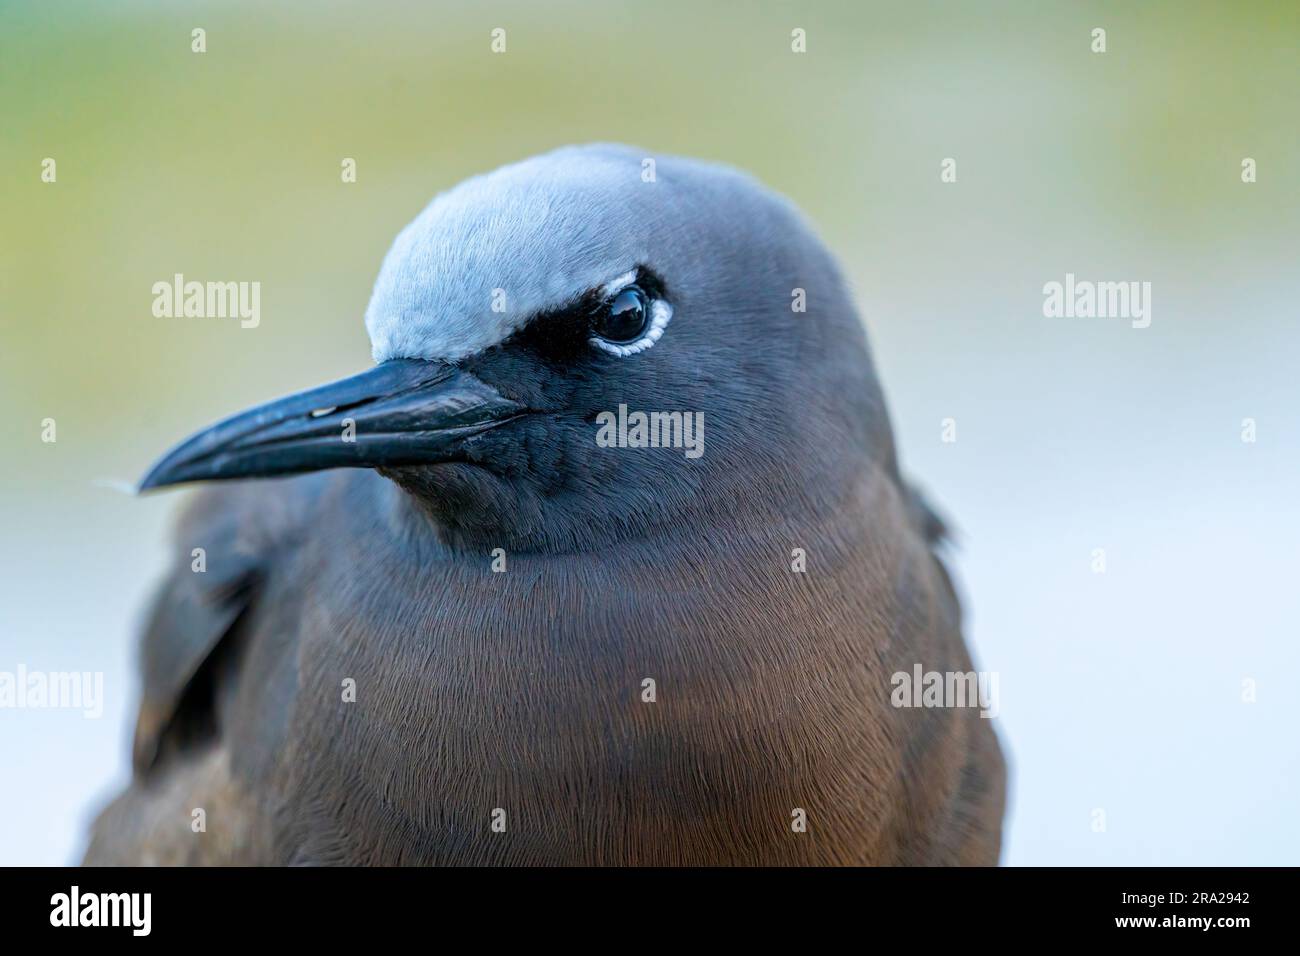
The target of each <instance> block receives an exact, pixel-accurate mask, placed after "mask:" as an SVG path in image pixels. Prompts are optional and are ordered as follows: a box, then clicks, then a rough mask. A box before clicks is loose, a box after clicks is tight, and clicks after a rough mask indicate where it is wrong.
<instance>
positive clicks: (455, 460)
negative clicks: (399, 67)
mask: <svg viewBox="0 0 1300 956" xmlns="http://www.w3.org/2000/svg"><path fill="white" fill-rule="evenodd" d="M366 327H367V329H368V331H369V333H370V338H371V342H372V344H373V353H374V358H375V361H376V363H377V364H376V366H375V367H374V368H372V369H370V370H369V371H366V372H363V373H361V374H359V375H356V376H353V377H351V378H347V379H344V380H343V381H340V382H336V383H333V384H330V385H325V386H322V387H320V388H316V389H311V390H309V391H306V392H302V393H299V394H297V395H293V396H289V397H288V398H284V399H281V400H279V401H275V402H271V403H269V404H267V405H263V406H260V407H258V408H254V409H252V410H250V411H247V412H244V413H242V414H240V415H237V416H235V417H233V418H230V419H227V420H226V421H224V422H221V423H219V424H217V425H215V426H213V427H212V428H210V429H208V430H206V431H204V432H201V433H200V434H198V435H196V436H194V437H193V438H191V439H190V440H188V441H186V442H185V443H183V444H181V445H180V446H179V447H177V448H176V449H175V450H173V451H172V452H171V453H170V454H168V455H167V456H166V457H165V458H163V459H162V461H161V462H159V463H158V465H156V466H155V467H154V469H153V470H152V471H151V472H150V473H149V475H148V476H146V478H145V479H144V481H143V483H142V488H154V487H159V486H164V485H172V484H177V483H181V482H190V481H205V480H218V479H231V478H250V477H268V476H276V475H288V474H295V473H301V472H308V471H316V470H320V469H325V468H340V467H354V468H357V467H360V468H374V469H377V470H379V471H380V472H381V473H382V474H384V475H385V476H387V477H389V478H391V479H392V480H393V481H394V482H395V483H396V484H397V485H398V486H400V487H401V488H402V489H403V490H405V491H406V492H408V493H409V495H410V496H411V497H412V498H413V500H415V501H416V502H418V503H419V504H420V505H421V506H422V507H423V510H425V511H426V512H427V513H428V514H430V515H431V516H432V517H433V518H434V520H435V521H436V522H437V524H438V525H439V526H440V527H441V528H443V529H444V530H445V531H446V533H447V536H448V537H449V538H450V539H454V540H456V541H458V542H462V543H466V544H473V545H479V544H486V543H490V542H494V541H495V542H500V543H503V544H505V545H506V546H511V547H514V548H548V547H575V546H581V545H582V544H584V543H589V542H591V541H594V540H596V539H600V538H618V537H620V536H631V535H637V534H645V533H650V532H651V531H652V530H653V529H655V528H657V527H662V526H664V525H666V524H670V523H674V522H675V523H680V524H691V525H694V524H697V523H707V522H708V521H710V520H714V519H721V518H722V517H723V516H726V515H734V514H735V513H737V512H738V511H745V512H746V513H749V514H755V513H762V512H765V511H766V512H768V513H770V514H772V515H778V514H789V513H791V512H794V511H799V510H801V509H806V508H817V507H834V505H835V504H836V503H837V500H836V495H837V494H838V493H842V492H843V490H844V489H845V488H846V487H847V482H848V481H849V480H850V479H851V475H852V474H853V473H854V472H855V471H857V470H859V469H861V468H862V467H863V465H864V464H865V462H866V460H867V459H869V458H875V459H876V460H877V463H879V464H882V465H883V466H885V467H887V468H889V469H891V470H892V468H893V450H892V443H891V439H890V435H889V426H888V422H887V416H886V415H885V412H884V408H883V404H882V400H881V395H880V390H879V387H878V385H877V383H876V379H875V374H874V372H873V369H872V366H871V361H870V358H869V355H868V351H867V346H866V341H865V336H864V333H863V331H862V328H861V325H860V323H859V321H858V319H857V316H856V313H855V311H854V309H853V307H852V304H851V302H850V300H849V297H848V294H847V292H846V290H845V288H844V285H843V282H842V280H841V278H840V276H839V274H838V271H837V269H836V268H835V265H834V263H833V261H832V259H831V257H830V256H829V255H828V253H827V252H826V250H825V248H824V247H823V246H822V245H821V243H820V242H819V241H818V240H817V239H816V238H815V237H814V236H813V234H812V233H811V231H810V230H809V229H808V227H807V226H806V225H805V224H804V222H803V221H802V219H801V217H800V216H799V214H798V213H797V211H796V210H795V209H794V208H793V207H792V206H791V205H790V204H789V203H788V202H786V201H785V200H783V199H781V198H780V197H778V196H776V195H775V194H773V193H771V192H769V191H768V190H766V189H764V188H763V187H761V186H760V185H758V184H757V183H756V182H755V181H754V180H752V179H750V178H749V177H747V176H745V175H742V174H740V173H738V172H736V171H734V170H731V169H729V168H727V167H723V166H718V165H713V164H708V163H702V162H697V161H693V160H688V159H681V158H674V157H651V156H649V155H647V154H644V153H642V152H640V151H637V150H634V149H630V148H627V147H621V146H607V145H598V146H584V147H571V148H566V149H560V150H557V151H555V152H552V153H548V154H546V155H543V156H539V157H536V158H533V159H530V160H527V161H524V162H521V163H517V164H515V165H511V166H507V167H504V168H502V169H499V170H497V171H495V172H493V173H490V174H487V175H484V176H479V177H475V178H473V179H470V180H467V181H466V182H464V183H462V184H460V185H459V186H457V187H456V188H454V189H452V190H451V191H449V192H447V193H444V194H442V195H440V196H438V197H437V198H436V199H434V200H433V202H432V203H430V205H429V206H428V207H427V208H426V209H425V210H424V211H423V212H422V213H421V214H420V215H419V216H418V217H417V218H416V219H415V221H414V222H412V223H411V224H410V225H409V226H407V227H406V228H405V229H404V230H403V231H402V233H401V234H400V235H399V236H398V237H397V240H396V242H394V244H393V247H392V249H391V250H390V251H389V253H388V255H387V257H386V258H385V260H384V263H383V266H382V268H381V270H380V273H379V278H378V280H377V281H376V283H375V290H374V294H373V297H372V298H371V301H370V305H369V307H368V309H367V311H366Z"/></svg>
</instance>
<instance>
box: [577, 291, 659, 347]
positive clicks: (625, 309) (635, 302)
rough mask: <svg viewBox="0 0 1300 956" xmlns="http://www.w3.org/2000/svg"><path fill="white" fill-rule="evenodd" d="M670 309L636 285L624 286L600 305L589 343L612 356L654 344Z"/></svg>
mask: <svg viewBox="0 0 1300 956" xmlns="http://www.w3.org/2000/svg"><path fill="white" fill-rule="evenodd" d="M671 316H672V309H671V308H669V306H668V303H667V302H664V301H663V300H662V299H651V298H650V296H648V295H646V293H645V291H644V290H643V289H642V288H641V287H640V286H636V285H629V286H624V287H623V288H622V289H619V290H618V292H616V293H614V295H613V296H612V297H611V298H610V299H609V300H608V301H607V302H606V303H605V304H604V305H603V306H602V307H601V309H600V311H599V312H598V313H597V314H596V317H595V320H594V321H593V323H592V327H591V331H592V338H591V344H592V345H594V346H596V347H597V348H599V349H603V350H604V351H606V352H612V353H613V354H615V355H633V354H635V353H637V352H642V351H644V350H646V349H648V348H649V347H650V346H652V345H654V344H655V342H657V341H658V340H659V336H661V335H662V334H663V331H664V326H666V325H667V324H668V319H669V318H670V317H671Z"/></svg>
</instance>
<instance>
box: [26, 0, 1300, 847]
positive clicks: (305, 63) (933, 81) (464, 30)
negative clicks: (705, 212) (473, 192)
mask: <svg viewBox="0 0 1300 956" xmlns="http://www.w3.org/2000/svg"><path fill="white" fill-rule="evenodd" d="M497 27H501V28H504V29H505V30H506V37H507V48H506V52H505V53H503V54H493V53H492V52H491V51H490V42H491V37H490V33H491V31H492V30H493V29H494V28H497ZM1097 27H1101V28H1104V29H1105V30H1106V44H1107V50H1106V52H1105V53H1093V52H1092V50H1091V46H1092V43H1093V41H1092V36H1091V31H1092V30H1093V29H1094V28H1097ZM195 28H202V29H204V30H205V31H206V44H207V52H206V53H203V54H196V53H192V52H191V42H192V40H191V31H192V30H193V29H195ZM795 28H801V29H803V30H805V31H806V36H807V52H806V53H803V54H795V53H792V51H791V31H792V30H793V29H795ZM1298 44H1300V7H1298V6H1297V5H1296V4H1295V3H1292V2H1277V3H1263V2H1260V3H1228V2H1223V3H1218V4H1209V3H1191V2H1148V3H1142V4H1132V3H1113V4H1108V3H1077V4H1040V3H1027V2H1026V3H1018V4H1001V3H980V4H969V3H958V2H949V3H918V2H907V3H903V2H898V3H887V4H879V3H868V2H862V0H845V2H838V3H830V2H818V3H811V2H790V0H787V2H772V3H743V4H742V3H734V4H730V3H724V4H707V5H706V4H701V3H698V2H691V3H674V2H658V3H654V4H646V3H612V2H611V3H600V4H595V3H576V2H569V3H565V2H558V3H557V2H550V3H547V4H545V5H542V4H533V3H526V2H518V3H475V4H472V5H470V4H465V5H454V6H453V5H442V4H431V3H398V2H378V0H371V2H367V3H364V4H342V3H322V2H319V0H314V2H310V3H308V2H303V3H278V4H267V3H254V2H230V0H225V2H221V3H183V2H166V3H164V2H128V0H113V2H108V3H106V2H103V0H84V2H63V3H58V4H53V3H37V2H28V3H24V2H12V0H9V2H0V330H2V334H0V406H2V407H3V410H4V411H3V414H2V415H0V448H2V449H3V451H2V452H0V461H2V462H3V466H2V469H0V671H10V672H13V671H15V669H16V668H17V667H18V665H19V664H22V665H23V666H25V667H26V668H27V669H28V670H45V671H60V670H76V671H102V672H104V675H105V703H104V712H103V716H102V717H101V718H100V719H98V720H94V719H86V718H83V717H82V715H81V714H80V712H78V711H58V710H15V709H0V767H2V768H3V770H2V771H0V779H2V780H3V784H2V785H0V863H6V864H13V863H65V862H69V861H73V860H76V859H78V858H79V854H80V852H81V849H82V845H83V842H82V841H83V838H84V834H85V829H86V823H87V821H88V819H89V817H90V815H91V814H92V813H93V812H94V811H95V810H96V809H97V808H98V806H99V805H100V803H101V802H102V801H104V800H105V799H106V798H107V797H108V796H109V795H110V794H111V793H112V792H113V791H114V790H115V788H116V787H118V786H120V785H121V783H122V782H123V781H124V780H125V779H126V776H127V773H128V762H127V753H128V741H129V736H130V731H131V724H132V721H133V718H134V705H135V695H136V685H135V681H134V671H133V663H134V640H135V627H136V623H137V619H138V616H139V614H140V611H141V609H142V607H143V604H144V602H145V600H146V598H147V596H148V594H149V592H150V589H151V588H152V586H153V583H154V581H155V578H156V575H157V573H158V572H159V570H160V568H161V566H162V563H163V560H164V557H165V548H166V538H165V529H166V525H167V521H168V518H169V516H170V515H172V514H173V513H174V511H175V510H176V508H177V506H178V504H179V503H180V502H181V501H182V500H183V498H184V494H183V493H173V494H161V495H155V496H150V497H147V498H143V499H136V498H133V497H131V496H130V495H129V494H128V493H127V491H125V490H124V489H126V488H127V487H128V486H129V484H130V483H132V482H134V481H136V480H137V479H138V478H139V477H140V476H141V474H142V473H143V472H144V470H145V468H146V467H147V466H148V465H149V464H150V463H151V462H152V461H153V459H154V458H155V457H156V456H158V455H159V454H160V453H161V452H163V451H164V450H166V449H167V448H168V447H169V446H170V445H171V444H172V443H173V442H174V441H175V440H177V439H179V438H181V437H184V436H185V435H187V434H189V433H190V432H192V431H194V430H195V429H197V428H198V427H200V426H203V425H206V424H208V423H209V422H211V421H213V420H215V419H217V418H219V417H222V416H224V415H226V414H227V413H229V412H232V411H235V410H238V409H241V408H243V407H245V406H247V405H249V404H252V403H254V402H258V401H262V400H264V399H268V398H271V397H274V396H278V395H280V394H283V393H287V392H289V391H294V390H297V389H299V388H304V387H306V386H309V385H314V384H317V383H319V382H323V381H327V380H330V379H332V378H334V377H337V376H341V375H344V374H347V373H350V372H354V371H358V370H360V369H362V368H364V367H366V366H367V365H368V364H369V362H370V359H369V344H368V341H367V339H366V336H365V332H364V329H363V326H362V321H361V317H362V313H363V310H364V308H365V305H366V301H367V298H368V296H369V292H370V286H371V283H372V281H373V278H374V275H375V272H376V270H377V268H378V266H379V262H380V259H381V257H382V255H383V253H384V251H385V250H386V248H387V246H388V244H389V242H390V241H391V240H392V238H393V236H394V235H395V234H396V232H397V231H398V229H399V228H400V227H401V226H403V225H404V224H405V223H406V222H407V221H408V220H409V219H410V218H412V217H413V216H414V215H415V214H416V213H417V212H418V211H419V210H420V208H421V207H422V206H423V205H424V204H425V203H426V202H427V201H428V200H429V198H430V197H431V196H432V195H433V194H434V193H436V192H438V191H440V190H442V189H445V188H447V187H449V186H451V185H453V184H455V183H456V182H457V181H459V180H460V179H462V178H463V177H465V176H467V175H470V174H473V173H476V172H481V171H485V170H488V169H491V168H493V167H496V166H498V165H500V164H502V163H505V162H509V161H512V160H516V159H520V158H523V157H526V156H529V155H531V154H534V153H537V152H540V151H544V150H547V149H549V148H551V147H554V146H557V145H560V144H564V143H572V142H584V141H591V140H618V141H625V142H630V143H634V144H637V145H640V146H643V147H644V148H645V150H646V151H647V155H654V154H655V153H656V152H673V153H686V154H691V155H696V156H701V157H706V158H710V159H716V160H722V161H726V162H729V163H732V164H735V165H738V166H741V167H744V168H746V169H748V170H750V171H752V172H753V173H754V174H756V175H757V176H758V177H759V178H760V179H762V180H764V181H765V182H767V183H768V184H769V185H771V186H773V187H775V188H776V189H778V190H779V191H781V192H784V193H786V194H787V195H789V196H790V197H791V198H792V199H794V200H795V202H797V203H798V204H799V205H800V206H802V208H803V209H804V210H805V212H806V213H807V214H808V216H809V217H810V218H811V219H812V220H813V222H814V223H815V224H816V225H817V227H818V229H819V230H820V232H821V234H822V236H823V238H824V239H825V240H826V242H827V243H828V244H829V245H830V247H831V248H832V249H833V250H834V251H835V253H836V254H837V255H838V256H839V258H840V260H841V262H842V263H843V266H844V269H845V271H846V273H847V275H848V276H849V278H850V280H851V282H852V283H853V286H854V288H855V291H856V294H857V300H858V302H859V305H860V307H861V310H862V313H863V316H864V319H865V321H866V323H867V326H868V331H869V334H870V336H871V340H872V343H873V346H874V350H875V354H876V359H877V363H878V367H879V370H880V373H881V376H882V378H883V380H884V384H885V388H886V393H887V395H888V396H889V399H890V403H891V406H892V412H893V416H894V425H895V428H896V432H897V436H898V441H899V445H900V448H901V453H902V456H903V461H904V465H905V467H906V469H907V470H908V472H909V473H910V474H911V475H912V476H913V477H914V478H915V479H917V480H918V481H919V483H920V484H921V485H922V486H923V487H925V488H926V489H927V490H928V492H929V493H930V495H931V497H932V498H933V499H934V500H935V501H936V503H937V504H938V505H939V506H940V507H941V509H942V510H943V511H944V512H946V513H947V514H948V515H949V517H950V518H951V519H952V522H953V523H954V524H955V525H956V527H957V529H958V531H959V547H958V549H957V550H956V552H955V553H954V555H953V562H954V564H955V571H956V575H957V579H958V582H959V587H960V588H961V590H962V592H963V593H964V595H965V600H966V606H967V615H968V617H967V620H968V628H969V630H968V636H969V641H970V643H971V646H972V648H973V650H974V653H975V655H976V659H977V662H978V663H977V666H979V667H981V668H982V669H985V670H993V671H997V672H998V673H999V674H1000V691H1001V715H1000V717H999V718H998V727H999V731H1000V733H1001V735H1002V739H1003V743H1004V746H1005V747H1006V749H1007V751H1008V753H1009V755H1010V757H1011V762H1012V788H1011V805H1010V808H1009V812H1008V823H1007V829H1006V839H1005V844H1004V852H1003V860H1004V862H1006V863H1009V864H1229V863H1232V864H1294V863H1297V862H1300V823H1297V820H1296V816H1295V808H1296V806H1297V805H1298V804H1300V756H1298V751H1300V744H1298V743H1297V728H1298V727H1300V721H1298V720H1297V717H1298V716H1300V715H1298V713H1297V710H1298V708H1297V693H1296V681H1297V680H1300V624H1298V622H1300V586H1297V584H1296V576H1297V560H1296V559H1297V549H1298V548H1300V544H1298V543H1300V506H1298V505H1297V503H1296V476H1297V468H1298V467H1300V414H1298V411H1297V410H1298V409H1300V403H1298V402H1297V399H1298V398H1300V386H1298V385H1297V383H1296V376H1297V364H1298V362H1300V314H1298V312H1300V310H1298V309H1297V302H1300V269H1298V268H1297V255H1298V253H1300V238H1298V236H1300V231H1298V230H1297V225H1298V224H1300V218H1298V215H1297V214H1298V213H1300V189H1297V182H1298V181H1300V153H1298V149H1297V148H1298V145H1300V144H1298V142H1297V140H1298V138H1300V105H1298V104H1300V96H1297V93H1298V92H1300V91H1298V89H1297V86H1298V85H1300V84H1298V82H1297V80H1298V77H1300V72H1298V71H1297V60H1296V50H1297V46H1298ZM47 157H48V158H53V159H55V161H56V163H57V181H56V182H55V183H45V182H42V179H41V172H42V161H43V160H44V159H45V158H47ZM348 157H350V158H353V159H355V160H356V164H357V181H356V182H355V183H351V184H345V183H343V182H341V178H340V168H341V167H340V164H341V162H342V161H343V159H344V158H348ZM949 157H951V158H953V159H955V160H956V163H957V181H956V182H955V183H943V182H941V181H940V164H941V163H942V162H943V160H944V159H946V158H949ZM1246 157H1250V158H1253V159H1254V160H1255V161H1256V163H1257V170H1258V181H1257V182H1255V183H1252V184H1246V183H1243V182H1242V180H1241V163H1242V160H1243V159H1244V158H1246ZM177 272H180V273H184V274H185V276H186V277H187V278H194V279H199V280H209V279H212V280H234V281H258V282H260V283H261V286H262V293H261V295H262V299H261V312H262V316H261V324H260V326H259V327H258V328H256V329H242V328H240V327H239V323H238V322H237V321H233V320H221V319H193V318H191V319H167V318H155V317H154V316H153V315H152V312H151V305H152V301H153V295H152V292H151V287H152V285H153V283H155V282H158V281H170V279H171V277H172V276H173V274H175V273H177ZM1067 272H1073V273H1075V274H1076V275H1077V276H1079V277H1080V278H1085V279H1095V280H1116V281H1119V280H1137V281H1148V282H1150V283H1152V303H1151V304H1152V312H1151V314H1152V322H1151V325H1150V327H1149V328H1146V329H1134V328H1132V327H1131V325H1130V323H1129V321H1127V320H1125V319H1048V318H1044V317H1043V314H1042V306H1043V292H1042V287H1043V285H1044V283H1047V282H1051V281H1063V280H1064V277H1065V273H1067ZM46 418H53V419H54V420H55V421H56V423H57V441H56V442H55V443H52V444H51V443H44V442H42V441H41V431H42V424H41V423H42V421H43V420H44V419H46ZM946 418H951V419H954V420H955V422H956V428H957V441H956V442H951V443H945V442H943V441H941V422H942V421H943V420H944V419H946ZM1247 418H1250V419H1253V420H1254V421H1255V422H1256V428H1257V436H1256V438H1257V440H1256V441H1255V442H1253V443H1250V442H1243V440H1242V429H1243V424H1242V423H1243V420H1244V419H1247ZM1095 549H1104V551H1105V556H1106V570H1105V572H1104V573H1096V572H1095V571H1094V570H1093V561H1094V556H1093V553H1094V550H1095ZM1245 681H1254V682H1255V683H1254V686H1255V688H1256V691H1255V700H1254V702H1253V703H1251V702H1247V701H1244V700H1243V687H1244V686H1246V685H1245V684H1243V682H1245ZM1097 811H1101V813H1102V816H1101V817H1099V816H1098V812H1097ZM1099 820H1101V821H1103V823H1104V826H1103V827H1099V826H1098V821H1099Z"/></svg>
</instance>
